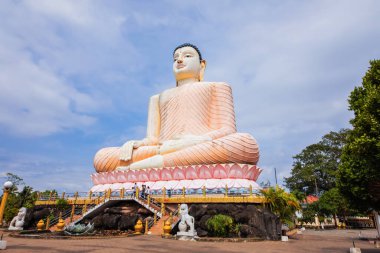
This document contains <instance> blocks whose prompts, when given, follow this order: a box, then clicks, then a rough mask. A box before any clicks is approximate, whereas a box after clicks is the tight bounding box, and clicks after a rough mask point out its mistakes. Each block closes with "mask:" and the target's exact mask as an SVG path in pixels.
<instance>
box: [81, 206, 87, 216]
mask: <svg viewBox="0 0 380 253" xmlns="http://www.w3.org/2000/svg"><path fill="white" fill-rule="evenodd" d="M86 212H87V204H86V203H84V205H83V209H82V215H84V214H85V213H86Z"/></svg>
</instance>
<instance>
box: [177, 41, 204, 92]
mask: <svg viewBox="0 0 380 253" xmlns="http://www.w3.org/2000/svg"><path fill="white" fill-rule="evenodd" d="M173 60H174V62H173V73H174V76H175V79H176V81H177V86H179V85H181V84H183V83H188V82H197V81H202V80H203V76H204V71H205V69H206V61H205V60H204V59H202V54H201V52H200V51H199V49H198V47H196V46H194V45H192V44H190V43H185V44H182V45H179V46H178V47H176V48H175V49H174V52H173Z"/></svg>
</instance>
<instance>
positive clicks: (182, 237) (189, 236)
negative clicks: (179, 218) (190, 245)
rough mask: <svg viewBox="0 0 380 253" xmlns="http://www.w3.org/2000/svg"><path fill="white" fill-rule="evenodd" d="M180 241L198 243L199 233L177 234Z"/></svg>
mask: <svg viewBox="0 0 380 253" xmlns="http://www.w3.org/2000/svg"><path fill="white" fill-rule="evenodd" d="M176 238H177V240H179V241H196V240H197V239H198V236H197V232H196V231H194V232H193V233H191V232H181V231H180V232H177V236H176Z"/></svg>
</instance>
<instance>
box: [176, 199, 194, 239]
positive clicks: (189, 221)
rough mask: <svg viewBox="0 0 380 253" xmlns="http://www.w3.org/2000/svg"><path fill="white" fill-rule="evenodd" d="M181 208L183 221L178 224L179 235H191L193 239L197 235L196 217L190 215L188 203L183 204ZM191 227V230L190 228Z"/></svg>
mask: <svg viewBox="0 0 380 253" xmlns="http://www.w3.org/2000/svg"><path fill="white" fill-rule="evenodd" d="M180 209H181V221H180V222H179V224H178V229H179V232H178V233H177V236H183V237H189V239H193V238H194V236H196V235H197V232H196V231H195V229H194V217H193V216H190V215H189V208H188V206H187V204H182V205H181V206H180ZM188 227H189V230H188Z"/></svg>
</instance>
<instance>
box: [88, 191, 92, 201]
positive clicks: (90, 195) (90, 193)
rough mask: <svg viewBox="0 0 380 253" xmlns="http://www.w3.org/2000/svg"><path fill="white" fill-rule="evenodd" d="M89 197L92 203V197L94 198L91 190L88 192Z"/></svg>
mask: <svg viewBox="0 0 380 253" xmlns="http://www.w3.org/2000/svg"><path fill="white" fill-rule="evenodd" d="M88 199H89V200H90V203H91V199H92V191H90V192H89V193H88Z"/></svg>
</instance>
